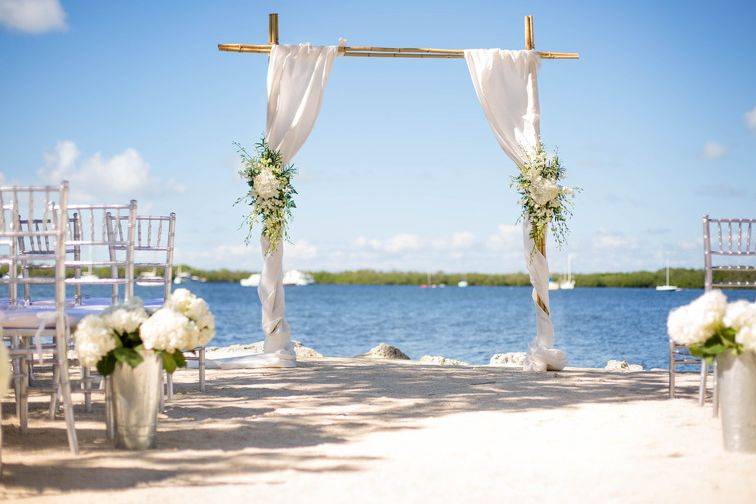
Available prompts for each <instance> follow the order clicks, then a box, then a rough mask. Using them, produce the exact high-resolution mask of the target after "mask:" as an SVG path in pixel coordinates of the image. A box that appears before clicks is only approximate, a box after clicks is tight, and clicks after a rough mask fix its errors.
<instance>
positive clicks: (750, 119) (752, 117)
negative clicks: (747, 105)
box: [745, 107, 756, 132]
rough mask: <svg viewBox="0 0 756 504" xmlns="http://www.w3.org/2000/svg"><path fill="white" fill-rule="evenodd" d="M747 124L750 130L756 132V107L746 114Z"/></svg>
mask: <svg viewBox="0 0 756 504" xmlns="http://www.w3.org/2000/svg"><path fill="white" fill-rule="evenodd" d="M745 123H746V126H748V129H749V130H751V131H753V132H756V107H753V108H752V109H751V110H749V111H748V112H746V113H745Z"/></svg>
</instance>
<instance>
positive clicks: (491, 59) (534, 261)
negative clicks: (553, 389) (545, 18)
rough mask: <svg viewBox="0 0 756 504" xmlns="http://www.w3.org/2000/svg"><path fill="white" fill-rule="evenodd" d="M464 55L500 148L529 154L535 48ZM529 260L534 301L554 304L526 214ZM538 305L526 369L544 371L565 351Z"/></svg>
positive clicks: (518, 157)
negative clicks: (539, 299) (555, 340)
mask: <svg viewBox="0 0 756 504" xmlns="http://www.w3.org/2000/svg"><path fill="white" fill-rule="evenodd" d="M465 61H467V68H468V69H469V71H470V77H471V78H472V82H473V86H474V87H475V93H476V94H477V96H478V100H479V101H480V104H481V106H482V107H483V112H484V113H485V115H486V119H487V120H488V123H489V125H490V126H491V129H492V130H493V132H494V135H495V136H496V139H497V140H498V142H499V145H500V146H501V148H502V149H503V150H504V152H506V154H507V155H508V156H509V157H510V158H511V159H512V161H514V162H515V163H517V164H518V165H519V164H523V163H525V162H526V161H527V159H528V152H527V151H526V150H525V149H535V148H536V147H537V145H538V142H539V137H540V107H539V104H538V79H537V73H538V66H539V63H540V58H539V56H538V53H537V52H536V51H507V50H502V49H467V50H465ZM523 242H524V247H525V261H526V262H527V265H528V272H529V273H530V281H531V283H532V284H533V301H534V302H535V299H536V296H540V298H541V301H542V302H543V303H544V305H545V306H546V309H547V310H548V308H549V289H548V282H549V266H548V262H547V261H546V257H544V256H543V255H542V254H541V253H540V252H538V251H537V250H536V251H535V252H533V241H532V240H531V239H530V228H529V223H528V220H527V219H523ZM535 308H536V336H535V338H534V339H533V341H532V342H531V343H530V348H529V351H528V355H527V357H526V359H525V365H524V369H525V370H528V371H545V370H546V369H562V368H563V367H564V365H565V363H566V356H565V354H564V352H562V351H561V350H556V349H554V348H552V346H553V345H554V327H553V325H552V324H551V319H550V318H549V314H548V312H546V311H544V310H543V309H542V308H541V307H540V306H538V304H537V303H536V304H535Z"/></svg>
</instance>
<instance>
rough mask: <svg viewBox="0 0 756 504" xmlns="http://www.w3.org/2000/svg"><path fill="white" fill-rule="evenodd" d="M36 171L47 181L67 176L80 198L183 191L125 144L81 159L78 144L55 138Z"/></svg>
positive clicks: (180, 186) (73, 190) (76, 195)
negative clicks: (155, 172)
mask: <svg viewBox="0 0 756 504" xmlns="http://www.w3.org/2000/svg"><path fill="white" fill-rule="evenodd" d="M37 174H38V175H39V177H40V178H41V179H42V180H43V181H45V182H47V183H58V182H60V181H61V180H64V179H66V180H68V181H69V182H70V183H71V192H72V194H73V196H74V197H75V198H77V199H81V200H91V199H93V198H102V197H106V196H123V197H126V198H134V197H137V196H139V195H140V194H163V193H166V192H183V191H184V187H183V186H182V185H180V184H177V183H176V182H175V181H173V180H161V179H158V178H155V177H153V176H152V175H151V173H150V165H149V163H148V162H147V161H145V160H144V159H143V158H142V156H141V155H140V154H139V152H138V151H136V150H135V149H132V148H128V149H126V150H124V151H123V152H121V153H119V154H116V155H114V156H111V157H104V156H103V155H102V154H101V153H99V152H98V153H95V154H94V155H92V156H90V157H88V158H86V159H81V153H80V151H79V149H78V147H76V144H75V143H74V142H72V141H70V140H63V141H60V142H58V143H57V144H56V145H55V147H54V148H53V149H51V150H49V151H47V152H46V153H45V154H44V166H43V167H42V168H40V169H39V171H38V172H37Z"/></svg>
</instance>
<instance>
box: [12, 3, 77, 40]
mask: <svg viewBox="0 0 756 504" xmlns="http://www.w3.org/2000/svg"><path fill="white" fill-rule="evenodd" d="M0 24H2V25H4V26H6V27H7V28H11V29H14V30H18V31H22V32H26V33H44V32H48V31H56V30H65V29H66V28H67V25H66V12H65V11H64V10H63V7H62V6H61V5H60V2H59V1H58V0H0Z"/></svg>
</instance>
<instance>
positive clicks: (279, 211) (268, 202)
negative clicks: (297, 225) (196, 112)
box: [235, 139, 297, 254]
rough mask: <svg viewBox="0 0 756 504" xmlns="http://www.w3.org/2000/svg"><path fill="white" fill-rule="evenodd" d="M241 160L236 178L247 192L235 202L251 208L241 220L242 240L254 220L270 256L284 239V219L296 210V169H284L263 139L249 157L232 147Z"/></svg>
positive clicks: (248, 236)
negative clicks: (241, 181) (245, 183)
mask: <svg viewBox="0 0 756 504" xmlns="http://www.w3.org/2000/svg"><path fill="white" fill-rule="evenodd" d="M235 145H236V147H237V150H238V151H239V154H240V155H241V159H242V168H241V170H240V171H239V175H240V176H241V177H242V178H243V179H244V180H245V181H246V182H247V185H248V186H249V191H248V192H247V194H245V195H244V196H242V197H241V198H239V199H237V200H236V203H239V202H245V203H246V204H248V205H250V206H251V207H252V210H251V212H250V213H249V214H248V215H247V216H246V217H245V223H246V224H247V227H248V234H247V239H246V241H247V242H249V238H250V235H251V233H252V228H253V227H254V225H255V222H257V220H258V219H260V220H261V221H262V234H263V236H264V237H265V238H267V240H268V243H269V249H268V250H266V251H265V253H266V254H270V253H271V252H273V250H275V247H277V246H278V244H279V243H280V242H281V241H282V240H283V239H287V238H288V228H287V226H288V222H287V221H288V219H289V218H290V217H291V212H292V210H293V209H294V208H296V204H295V203H294V195H295V194H297V191H296V190H295V189H294V187H293V186H292V178H293V177H294V175H295V174H296V170H295V169H294V167H293V166H292V165H289V166H284V164H283V158H282V157H281V154H280V153H279V152H278V151H276V150H273V149H271V148H270V146H269V145H268V143H267V142H266V141H265V139H262V140H260V142H258V143H257V144H255V154H254V155H250V154H249V153H248V152H247V151H246V149H244V147H242V146H241V145H239V144H238V143H237V144H235Z"/></svg>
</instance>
